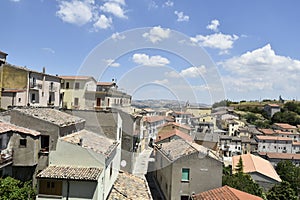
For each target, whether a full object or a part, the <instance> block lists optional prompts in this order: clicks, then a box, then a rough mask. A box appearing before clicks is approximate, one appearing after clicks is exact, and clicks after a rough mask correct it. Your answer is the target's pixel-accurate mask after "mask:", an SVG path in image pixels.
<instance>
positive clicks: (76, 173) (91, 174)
mask: <svg viewBox="0 0 300 200" xmlns="http://www.w3.org/2000/svg"><path fill="white" fill-rule="evenodd" d="M101 172H102V168H96V167H74V166H55V165H50V166H48V167H47V168H46V169H44V170H43V171H41V172H40V173H39V174H38V175H37V178H51V179H65V180H81V181H97V180H98V177H99V176H100V174H101Z"/></svg>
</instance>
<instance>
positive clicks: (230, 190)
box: [221, 185, 240, 199]
mask: <svg viewBox="0 0 300 200" xmlns="http://www.w3.org/2000/svg"><path fill="white" fill-rule="evenodd" d="M223 187H224V188H225V189H226V190H227V192H229V193H230V194H231V195H232V196H233V197H235V198H237V199H240V198H239V197H238V196H237V195H236V194H235V193H234V192H233V191H232V189H234V188H232V187H229V186H228V185H225V186H223ZM221 188H222V187H221Z"/></svg>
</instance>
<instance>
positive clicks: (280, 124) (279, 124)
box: [274, 123, 297, 129]
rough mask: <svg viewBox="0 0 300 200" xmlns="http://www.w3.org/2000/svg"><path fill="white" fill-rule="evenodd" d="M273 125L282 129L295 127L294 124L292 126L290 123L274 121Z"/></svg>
mask: <svg viewBox="0 0 300 200" xmlns="http://www.w3.org/2000/svg"><path fill="white" fill-rule="evenodd" d="M274 125H275V126H278V127H280V128H283V129H297V127H296V126H292V125H290V124H286V123H275V124H274Z"/></svg>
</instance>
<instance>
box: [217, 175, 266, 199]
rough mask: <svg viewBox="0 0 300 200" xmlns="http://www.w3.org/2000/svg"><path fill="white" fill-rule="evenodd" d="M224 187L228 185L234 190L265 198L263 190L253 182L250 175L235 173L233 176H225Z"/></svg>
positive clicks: (223, 178) (223, 179)
mask: <svg viewBox="0 0 300 200" xmlns="http://www.w3.org/2000/svg"><path fill="white" fill-rule="evenodd" d="M222 185H228V186H230V187H232V188H235V189H238V190H241V191H244V192H247V193H250V194H253V195H256V196H260V197H262V196H263V190H262V188H261V187H260V186H259V185H258V184H257V183H256V182H254V181H253V179H252V178H251V176H250V175H249V174H244V173H235V174H233V175H224V176H223V177H222Z"/></svg>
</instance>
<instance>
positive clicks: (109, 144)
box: [60, 130, 117, 156]
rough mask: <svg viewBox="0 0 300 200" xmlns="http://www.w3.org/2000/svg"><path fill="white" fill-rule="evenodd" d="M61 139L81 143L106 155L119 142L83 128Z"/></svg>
mask: <svg viewBox="0 0 300 200" xmlns="http://www.w3.org/2000/svg"><path fill="white" fill-rule="evenodd" d="M60 140H63V141H66V142H69V143H72V144H76V145H79V144H80V142H81V146H82V147H84V148H87V149H91V150H93V151H95V152H97V153H101V154H103V155H105V156H109V155H110V153H111V152H112V150H113V149H114V148H115V146H116V145H117V143H116V142H115V141H114V140H112V139H109V138H106V137H103V136H101V135H98V134H96V133H93V132H90V131H87V130H81V131H78V132H76V133H72V134H70V135H66V136H64V137H62V138H60Z"/></svg>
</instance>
